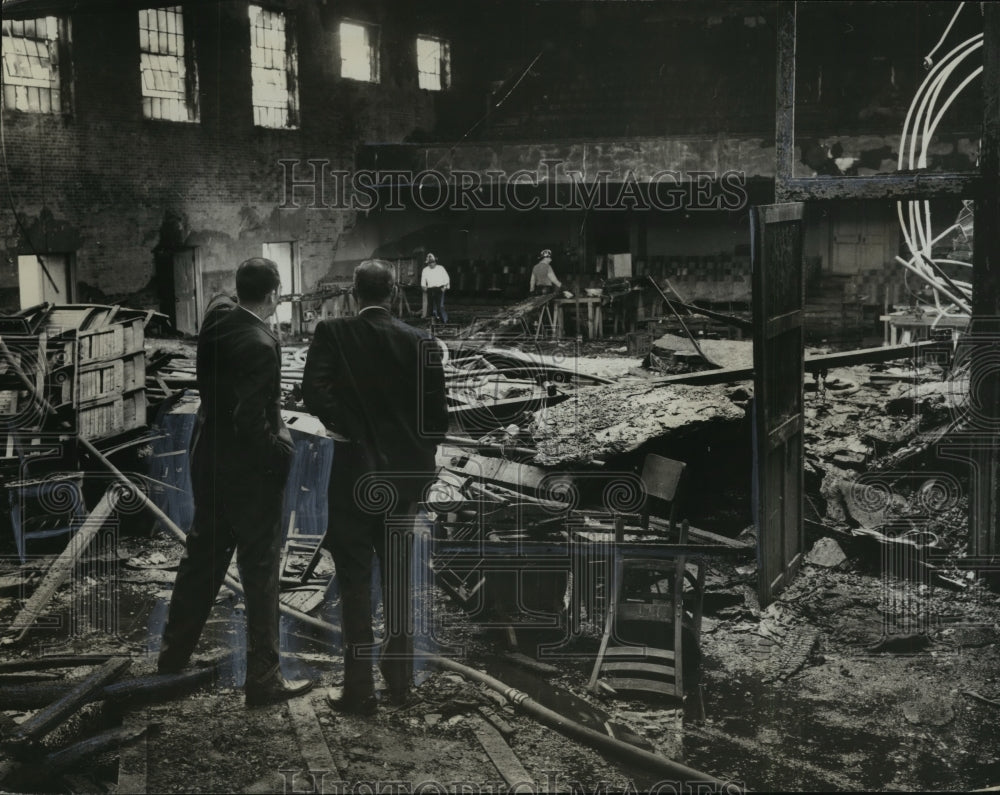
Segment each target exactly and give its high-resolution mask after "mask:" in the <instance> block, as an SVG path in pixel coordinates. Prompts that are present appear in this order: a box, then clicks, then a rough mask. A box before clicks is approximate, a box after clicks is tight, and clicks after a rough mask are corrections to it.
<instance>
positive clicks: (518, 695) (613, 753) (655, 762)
mask: <svg viewBox="0 0 1000 795" xmlns="http://www.w3.org/2000/svg"><path fill="white" fill-rule="evenodd" d="M80 443H81V444H82V445H83V446H84V448H85V449H86V450H87V451H88V452H89V453H90V454H91V455H92V456H94V457H95V458H96V459H97V460H98V461H100V462H101V463H102V464H103V465H104V466H105V467H106V468H107V469H108V471H110V472H111V473H112V474H113V475H114V476H115V477H116V478H117V479H118V480H119V481H121V482H122V483H123V484H124V485H126V486H127V487H128V488H130V489H132V490H133V491H134V492H135V493H136V494H138V496H139V497H140V499H141V500H142V501H143V503H144V504H145V507H146V508H148V509H149V510H150V512H151V513H152V514H153V515H154V516H155V517H156V518H157V519H158V520H159V521H160V522H161V523H162V524H163V526H164V527H166V528H167V529H168V530H170V532H171V533H173V534H174V536H176V537H177V539H178V540H179V541H180V542H181V543H182V544H183V543H184V542H185V540H186V535H185V534H184V531H182V530H181V529H180V528H179V527H178V526H177V525H176V524H175V523H174V522H173V520H172V519H171V518H170V517H169V516H167V515H166V514H165V513H164V512H163V511H162V510H160V508H159V507H158V506H157V505H156V504H155V503H153V501H152V500H150V499H149V497H147V496H146V495H145V494H144V493H143V492H142V491H141V490H139V489H137V488H135V486H134V485H133V484H132V483H131V481H129V479H128V478H127V477H126V476H125V475H124V474H122V473H121V472H120V471H119V470H118V468H117V467H115V465H114V464H112V463H111V462H110V461H108V459H107V458H105V457H104V456H103V455H102V454H101V452H100V451H99V450H98V449H97V448H96V447H94V446H93V445H92V444H91V443H90V442H89V441H87V440H86V439H80ZM225 584H226V586H227V587H228V588H230V589H231V590H233V591H234V592H236V593H237V594H240V595H243V588H242V586H241V585H240V584H239V583H238V582H237V581H236V580H234V579H233V578H232V577H229V576H228V575H227V576H226V578H225ZM279 607H280V610H281V612H282V613H284V614H285V615H287V616H290V617H292V618H295V619H297V620H299V621H301V622H303V623H304V624H308V625H309V626H311V627H315V628H316V629H321V630H323V631H324V632H326V633H328V634H329V635H331V636H333V637H335V638H340V636H341V630H340V627H338V626H337V625H336V624H331V623H329V622H327V621H323V620H322V619H319V618H314V617H313V616H310V615H308V614H306V613H303V612H301V611H299V610H296V609H295V608H293V607H289V606H287V605H279ZM415 653H416V654H418V655H420V656H422V657H423V658H424V659H425V660H426V661H427V662H428V663H430V664H432V665H436V666H438V667H439V668H443V669H445V670H448V671H453V672H454V673H457V674H459V675H461V676H464V677H466V678H467V679H470V680H472V681H474V682H478V683H480V684H483V685H486V686H487V687H488V688H490V689H491V690H495V691H496V692H498V693H500V694H501V695H503V696H504V697H505V698H507V699H508V700H510V701H511V702H512V703H513V704H514V705H515V706H516V707H518V708H519V709H520V710H521V711H522V712H525V713H526V714H528V715H530V716H531V717H533V718H535V719H536V720H537V721H539V722H540V723H543V724H544V725H546V726H549V727H551V728H553V729H556V730H557V731H559V732H561V733H562V734H564V735H566V736H567V737H570V738H572V739H575V740H578V741H580V742H582V743H584V744H586V745H589V746H590V747H592V748H596V749H597V750H598V751H601V752H603V753H606V754H607V755H608V756H610V757H611V758H613V759H618V760H621V761H623V762H628V763H630V764H634V765H638V766H640V767H642V768H643V769H644V770H648V771H650V772H652V773H656V774H658V775H664V776H669V777H671V780H672V781H674V782H676V783H677V784H678V786H679V788H680V789H681V790H682V791H683V789H684V788H685V787H688V788H691V789H697V787H698V786H699V785H702V786H704V785H706V784H707V785H710V786H712V787H717V788H719V790H720V791H726V792H742V791H743V787H742V786H740V785H739V784H737V783H735V782H727V781H722V780H721V779H717V778H715V777H714V776H712V775H709V774H708V773H702V772H700V771H698V770H694V769H693V768H690V767H687V766H686V765H682V764H681V763H680V762H675V761H674V760H672V759H668V758H667V757H664V756H659V755H657V754H654V753H650V752H649V751H646V750H643V749H642V748H638V747H636V746H634V745H630V744H629V743H626V742H622V741H621V740H618V739H616V738H614V737H610V736H608V735H606V734H601V733H600V732H597V731H594V730H593V729H591V728H589V727H587V726H584V725H583V724H581V723H578V722H577V721H574V720H570V719H569V718H567V717H566V716H565V715H560V714H559V713H558V712H555V711H554V710H551V709H549V708H548V707H544V706H542V705H541V704H539V703H538V702H537V701H535V700H534V699H532V698H531V697H530V696H528V694H527V693H523V692H521V691H520V690H517V689H515V688H513V687H511V686H510V685H507V684H505V683H504V682H501V681H500V680H499V679H496V678H494V677H492V676H490V675H489V674H486V673H483V672H482V671H478V670H476V669H475V668H471V667H469V666H468V665H463V664H462V663H460V662H456V661H455V660H451V659H449V658H447V657H441V656H440V655H437V654H433V653H431V652H426V651H421V650H415Z"/></svg>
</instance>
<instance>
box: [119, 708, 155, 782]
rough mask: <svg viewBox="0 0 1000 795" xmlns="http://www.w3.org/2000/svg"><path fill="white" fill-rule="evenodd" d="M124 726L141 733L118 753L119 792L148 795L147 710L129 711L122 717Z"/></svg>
mask: <svg viewBox="0 0 1000 795" xmlns="http://www.w3.org/2000/svg"><path fill="white" fill-rule="evenodd" d="M122 728H124V729H127V730H129V731H136V732H140V733H141V734H140V735H139V736H138V737H137V738H136V742H134V743H131V744H130V745H128V746H127V747H125V748H123V749H122V751H121V753H120V754H119V755H118V792H121V793H126V792H127V793H129V795H146V790H147V774H148V769H149V753H148V749H147V745H146V734H145V732H146V730H147V729H148V728H149V716H148V715H147V714H145V712H143V713H142V714H139V713H135V712H129V713H127V714H126V715H125V716H124V717H123V718H122Z"/></svg>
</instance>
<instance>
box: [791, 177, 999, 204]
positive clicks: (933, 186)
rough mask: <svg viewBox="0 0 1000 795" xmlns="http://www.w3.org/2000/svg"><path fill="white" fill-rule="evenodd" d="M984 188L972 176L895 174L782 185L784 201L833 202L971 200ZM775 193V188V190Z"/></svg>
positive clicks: (801, 179) (799, 179)
mask: <svg viewBox="0 0 1000 795" xmlns="http://www.w3.org/2000/svg"><path fill="white" fill-rule="evenodd" d="M982 185H983V182H982V180H981V179H980V177H979V175H978V174H976V173H975V172H972V171H969V172H961V171H959V172H948V173H943V172H938V173H935V172H928V171H919V172H905V173H901V172H896V173H893V174H875V175H872V176H865V177H794V178H792V179H789V180H788V181H787V182H784V183H782V185H781V191H780V193H781V195H782V196H783V197H784V198H785V199H786V200H787V201H830V200H834V199H931V198H935V197H942V196H956V197H964V198H966V199H971V198H974V197H975V196H976V195H977V194H978V193H979V192H980V190H981V188H982ZM775 192H776V193H777V192H778V191H777V188H775Z"/></svg>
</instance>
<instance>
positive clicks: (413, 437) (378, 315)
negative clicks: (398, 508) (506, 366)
mask: <svg viewBox="0 0 1000 795" xmlns="http://www.w3.org/2000/svg"><path fill="white" fill-rule="evenodd" d="M302 396H303V398H304V399H305V403H306V407H307V408H308V409H309V411H310V412H312V413H313V414H315V415H316V416H317V417H318V418H319V419H320V420H321V421H322V422H323V424H324V425H326V426H327V427H328V428H330V429H331V430H333V431H335V432H337V433H339V434H342V435H344V436H346V437H347V438H348V439H351V440H352V441H355V442H359V443H360V444H361V446H364V447H367V448H368V453H369V455H368V456H367V463H366V461H365V457H364V456H360V457H359V456H357V455H356V454H355V453H353V452H352V451H350V448H347V447H346V446H344V445H341V446H340V448H339V451H340V452H338V448H335V452H334V457H333V458H334V464H333V472H332V474H331V479H332V480H335V479H337V478H349V477H350V475H351V474H352V472H353V475H354V478H353V479H352V482H353V480H354V479H356V478H357V477H358V476H359V475H362V474H364V472H363V471H361V470H363V469H365V468H368V469H370V468H371V464H372V462H373V461H374V460H375V459H380V461H379V462H378V463H379V466H378V468H379V469H380V470H382V471H384V472H394V473H407V474H404V475H402V476H401V477H400V478H397V479H396V483H397V487H398V488H400V489H401V491H402V492H404V493H405V494H404V496H405V497H406V498H407V499H418V498H419V493H418V492H419V491H420V490H422V488H423V486H424V485H426V482H427V480H428V479H430V478H431V477H432V475H433V473H434V470H435V465H434V455H435V452H436V448H437V444H438V443H439V442H440V441H442V440H443V439H444V436H445V434H446V433H447V431H448V406H447V400H446V397H445V385H444V369H443V367H442V364H441V349H440V348H439V347H438V344H437V342H436V341H435V340H433V339H432V338H431V337H429V336H428V335H427V334H425V333H424V332H422V331H420V330H418V329H415V328H413V327H412V326H408V325H406V324H405V323H402V322H401V321H399V320H396V319H395V318H394V317H393V316H392V315H391V314H390V313H389V312H387V311H385V310H384V309H381V308H372V309H366V310H365V311H363V312H361V313H360V314H358V315H357V316H355V317H343V318H333V319H330V320H324V321H321V322H320V323H319V324H318V325H317V326H316V333H315V335H314V336H313V341H312V344H311V345H310V347H309V353H308V356H307V357H306V366H305V373H304V375H303V380H302ZM342 452H343V453H346V455H344V454H341V453H342ZM376 452H377V454H376ZM338 456H339V460H338ZM421 475H422V477H421ZM410 486H412V487H413V488H410ZM417 487H419V488H417ZM331 494H333V484H331ZM342 496H343V498H344V500H347V499H349V492H348V491H345V492H344V493H343V495H342Z"/></svg>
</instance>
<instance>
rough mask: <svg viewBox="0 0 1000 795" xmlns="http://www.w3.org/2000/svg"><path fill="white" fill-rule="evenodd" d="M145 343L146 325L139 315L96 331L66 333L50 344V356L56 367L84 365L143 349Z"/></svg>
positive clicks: (49, 358)
mask: <svg viewBox="0 0 1000 795" xmlns="http://www.w3.org/2000/svg"><path fill="white" fill-rule="evenodd" d="M144 344H145V328H144V327H143V322H142V318H135V319H132V320H126V321H122V322H119V323H112V324H111V325H109V326H105V327H103V328H99V329H95V330H94V331H78V332H70V333H67V334H63V335H62V336H60V337H59V339H58V340H56V341H54V343H53V344H52V345H51V346H50V348H49V354H48V360H49V364H50V366H52V367H64V366H67V365H73V366H74V367H83V366H84V365H87V364H93V363H95V362H106V361H109V360H110V359H118V358H120V357H122V356H128V355H131V354H134V353H140V352H142V351H143V349H144Z"/></svg>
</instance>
